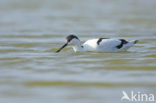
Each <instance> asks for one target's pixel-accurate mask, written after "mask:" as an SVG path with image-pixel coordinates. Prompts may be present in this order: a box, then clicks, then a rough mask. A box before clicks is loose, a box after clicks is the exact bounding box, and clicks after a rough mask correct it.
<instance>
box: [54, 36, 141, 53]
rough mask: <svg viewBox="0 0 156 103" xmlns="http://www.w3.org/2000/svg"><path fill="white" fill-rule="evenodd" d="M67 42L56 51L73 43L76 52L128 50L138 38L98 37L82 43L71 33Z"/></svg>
mask: <svg viewBox="0 0 156 103" xmlns="http://www.w3.org/2000/svg"><path fill="white" fill-rule="evenodd" d="M66 39H67V42H66V43H65V44H64V45H63V46H62V47H61V48H60V49H58V50H57V51H56V53H58V52H60V51H61V50H62V49H63V48H64V47H66V46H67V45H72V47H73V49H74V51H75V52H84V51H95V52H96V51H97V52H118V51H126V50H127V49H129V48H130V47H132V46H133V45H134V44H136V43H137V42H138V40H132V41H127V40H125V39H109V38H98V39H90V40H88V41H86V42H85V43H84V44H83V45H81V43H80V39H79V38H78V37H77V36H75V35H69V36H67V37H66Z"/></svg>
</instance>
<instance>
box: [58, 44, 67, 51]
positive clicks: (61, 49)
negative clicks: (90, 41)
mask: <svg viewBox="0 0 156 103" xmlns="http://www.w3.org/2000/svg"><path fill="white" fill-rule="evenodd" d="M67 45H68V43H66V44H64V45H63V46H62V47H61V48H60V49H59V50H57V51H56V53H58V52H60V51H61V50H62V49H63V48H65V47H66V46H67Z"/></svg>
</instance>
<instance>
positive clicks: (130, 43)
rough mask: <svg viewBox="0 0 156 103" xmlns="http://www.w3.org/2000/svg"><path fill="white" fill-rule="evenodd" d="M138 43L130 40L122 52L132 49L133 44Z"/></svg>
mask: <svg viewBox="0 0 156 103" xmlns="http://www.w3.org/2000/svg"><path fill="white" fill-rule="evenodd" d="M137 42H138V40H132V41H129V42H128V43H127V44H125V45H124V46H123V49H124V50H127V49H129V48H130V47H132V46H133V45H134V44H136V43H137Z"/></svg>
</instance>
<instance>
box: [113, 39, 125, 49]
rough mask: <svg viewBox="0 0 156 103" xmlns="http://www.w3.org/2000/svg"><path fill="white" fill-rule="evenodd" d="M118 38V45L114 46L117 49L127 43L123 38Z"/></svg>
mask: <svg viewBox="0 0 156 103" xmlns="http://www.w3.org/2000/svg"><path fill="white" fill-rule="evenodd" d="M119 40H120V41H121V44H120V45H118V46H116V47H117V48H118V49H120V48H122V46H123V45H124V44H127V43H128V41H126V40H125V39H119Z"/></svg>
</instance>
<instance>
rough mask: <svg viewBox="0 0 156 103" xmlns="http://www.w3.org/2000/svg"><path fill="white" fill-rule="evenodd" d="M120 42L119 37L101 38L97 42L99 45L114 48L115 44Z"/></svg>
mask: <svg viewBox="0 0 156 103" xmlns="http://www.w3.org/2000/svg"><path fill="white" fill-rule="evenodd" d="M120 44H121V41H120V40H119V39H103V40H102V41H101V42H100V43H99V47H106V48H116V46H118V45H120Z"/></svg>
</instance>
